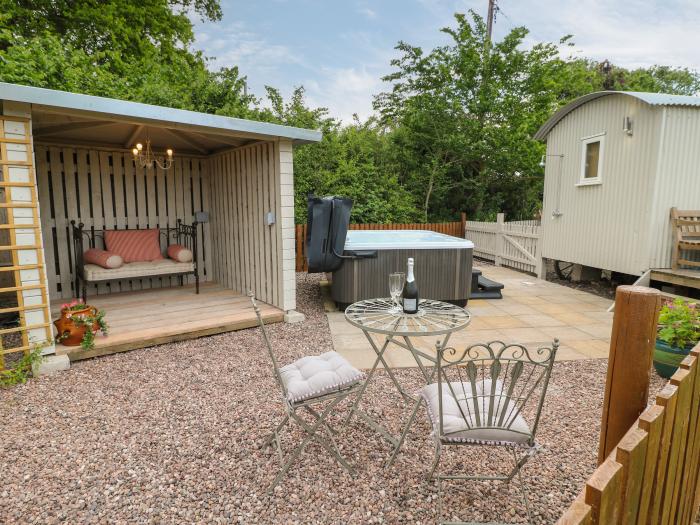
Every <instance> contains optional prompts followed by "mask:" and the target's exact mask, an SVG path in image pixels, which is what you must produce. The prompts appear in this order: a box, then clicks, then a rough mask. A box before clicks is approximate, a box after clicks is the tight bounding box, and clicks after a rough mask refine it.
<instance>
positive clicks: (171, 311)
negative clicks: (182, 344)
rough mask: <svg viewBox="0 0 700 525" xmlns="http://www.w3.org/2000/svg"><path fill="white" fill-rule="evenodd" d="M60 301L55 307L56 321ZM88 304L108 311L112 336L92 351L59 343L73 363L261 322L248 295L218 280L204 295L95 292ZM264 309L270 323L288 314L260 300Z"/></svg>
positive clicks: (184, 290) (183, 290)
mask: <svg viewBox="0 0 700 525" xmlns="http://www.w3.org/2000/svg"><path fill="white" fill-rule="evenodd" d="M61 302H62V301H57V302H54V303H52V305H51V306H52V308H51V311H52V318H53V319H56V318H58V312H59V309H60V305H61ZM88 303H89V304H91V305H93V306H95V307H97V308H99V309H101V310H104V311H105V312H106V316H105V319H106V320H107V323H108V325H109V328H110V330H109V335H108V336H107V337H103V336H100V335H98V336H97V337H96V341H95V348H93V349H92V350H89V351H85V350H83V349H81V348H80V347H79V346H78V347H75V346H72V347H67V346H63V345H60V344H59V345H56V353H57V354H68V357H69V358H70V359H71V361H75V360H79V359H87V358H90V357H96V356H101V355H107V354H113V353H116V352H124V351H126V350H134V349H136V348H146V347H149V346H155V345H159V344H163V343H170V342H173V341H182V340H185V339H194V338H197V337H202V336H205V335H212V334H218V333H221V332H231V331H234V330H240V329H243V328H250V327H252V326H256V325H257V319H256V317H255V312H253V308H252V307H251V304H250V300H249V299H248V297H246V296H244V295H241V294H240V293H238V292H234V291H232V290H228V289H225V288H222V287H221V286H219V285H217V284H214V283H206V284H203V285H202V287H201V290H200V293H199V295H196V294H195V293H194V287H193V286H184V287H174V288H160V289H153V290H142V291H138V292H121V293H115V294H109V295H104V296H93V297H88ZM260 309H261V310H262V312H263V318H264V319H265V322H267V323H276V322H280V321H282V320H283V318H284V312H283V311H282V310H280V309H278V308H275V307H274V306H270V305H268V304H265V303H260Z"/></svg>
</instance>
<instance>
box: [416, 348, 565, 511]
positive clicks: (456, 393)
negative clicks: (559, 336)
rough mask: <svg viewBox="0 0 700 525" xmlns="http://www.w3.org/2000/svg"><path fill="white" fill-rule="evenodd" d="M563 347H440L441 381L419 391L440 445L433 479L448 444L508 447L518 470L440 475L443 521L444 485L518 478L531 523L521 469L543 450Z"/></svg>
mask: <svg viewBox="0 0 700 525" xmlns="http://www.w3.org/2000/svg"><path fill="white" fill-rule="evenodd" d="M558 348H559V341H558V340H556V339H555V340H554V342H553V344H552V347H551V348H538V349H536V350H528V349H527V348H525V347H524V346H522V345H519V344H506V343H503V342H501V341H493V342H490V343H485V344H476V345H472V346H470V347H468V348H466V349H465V350H460V351H458V350H455V349H454V348H445V349H442V350H441V349H440V348H439V347H438V356H439V359H438V364H437V365H436V366H437V367H438V369H437V373H438V377H437V382H436V383H431V384H430V385H428V386H426V387H424V388H423V389H421V391H420V397H421V398H422V400H423V401H424V402H425V404H426V406H427V411H428V417H429V419H430V423H431V426H432V436H433V439H434V441H435V459H434V461H433V463H432V466H431V469H430V474H429V475H428V479H432V478H433V475H434V474H435V472H436V470H437V469H438V465H439V463H440V453H441V451H442V447H443V446H447V445H472V446H474V445H482V446H495V447H505V448H507V449H509V450H510V452H511V453H512V455H513V460H514V466H513V467H512V468H511V469H510V470H509V471H508V472H507V473H506V474H502V475H476V474H472V475H469V474H444V475H442V474H440V473H439V472H438V473H437V476H436V478H437V485H438V487H437V488H438V520H440V519H441V517H442V481H443V480H482V481H484V480H500V481H505V482H510V481H511V480H512V479H513V477H514V476H515V475H516V474H517V475H518V482H519V485H520V489H521V492H522V497H523V502H524V504H525V510H526V511H527V514H528V520H531V516H530V508H529V504H528V499H527V491H526V489H525V485H524V484H523V481H522V477H521V475H520V469H521V468H522V467H523V465H524V464H525V463H526V462H527V461H528V459H529V458H530V457H531V456H532V455H533V454H534V453H535V452H536V451H537V448H538V446H537V444H536V443H535V433H536V432H537V426H538V424H539V420H540V414H541V412H542V406H543V403H544V397H545V394H546V392H547V386H548V384H549V378H550V375H551V372H552V366H553V364H554V358H555V356H556V353H557V349H558Z"/></svg>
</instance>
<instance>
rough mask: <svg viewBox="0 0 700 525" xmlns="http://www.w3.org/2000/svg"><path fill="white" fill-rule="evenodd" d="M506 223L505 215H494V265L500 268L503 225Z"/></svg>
mask: <svg viewBox="0 0 700 525" xmlns="http://www.w3.org/2000/svg"><path fill="white" fill-rule="evenodd" d="M505 221H506V214H505V213H499V214H498V215H496V253H495V255H494V264H495V265H496V266H501V264H502V261H503V259H502V258H501V256H502V255H503V223H504V222H505Z"/></svg>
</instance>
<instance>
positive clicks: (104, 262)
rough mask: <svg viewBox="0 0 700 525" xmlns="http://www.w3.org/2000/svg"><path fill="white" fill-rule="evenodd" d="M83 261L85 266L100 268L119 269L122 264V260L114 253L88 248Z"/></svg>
mask: <svg viewBox="0 0 700 525" xmlns="http://www.w3.org/2000/svg"><path fill="white" fill-rule="evenodd" d="M83 261H84V262H85V263H86V264H96V265H97V266H101V267H102V268H108V269H109V268H119V267H120V266H121V265H122V264H124V260H123V259H122V258H121V257H120V256H119V255H117V254H116V253H112V252H108V251H105V250H98V249H97V248H90V249H89V250H88V251H86V252H85V253H84V254H83Z"/></svg>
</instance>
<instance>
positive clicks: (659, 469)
mask: <svg viewBox="0 0 700 525" xmlns="http://www.w3.org/2000/svg"><path fill="white" fill-rule="evenodd" d="M699 359H700V344H698V345H697V346H696V347H695V348H694V349H693V350H692V352H691V355H690V356H689V357H687V358H686V359H685V360H684V361H683V363H682V364H681V367H680V368H679V369H678V371H676V373H675V374H674V375H673V377H672V378H671V381H670V382H669V383H668V384H667V385H666V386H665V387H664V388H663V389H662V390H661V392H659V394H658V395H657V397H656V403H655V404H654V405H653V406H650V407H648V408H647V409H646V410H645V411H644V413H642V415H641V416H640V417H639V419H638V420H637V422H636V424H635V425H633V426H632V427H631V429H630V430H629V431H628V432H627V434H625V436H624V437H623V438H622V440H621V441H620V443H619V444H618V445H617V447H616V448H615V449H614V450H613V452H612V453H611V454H610V455H609V456H608V457H607V459H606V460H605V461H604V462H603V463H602V464H601V465H600V466H599V467H598V468H597V469H596V471H595V472H594V473H593V475H592V476H591V477H590V479H589V480H588V482H587V483H586V490H585V499H584V500H582V499H581V498H578V499H577V500H576V501H574V502H573V503H572V504H571V506H570V508H569V509H568V510H567V511H566V512H565V513H564V514H563V515H562V516H561V518H560V520H559V522H558V523H559V524H560V525H573V524H579V523H591V524H592V525H607V524H611V523H623V524H632V523H636V524H638V525H642V524H643V525H647V524H650V523H653V524H662V525H664V524H674V525H691V524H692V523H694V522H695V518H696V515H697V511H698V503H699V498H700V486H699V483H700V472H699V470H700V458H698V452H699V451H700V414H699V413H698V410H699V409H700V360H699ZM586 505H587V506H589V507H590V521H586V520H587V519H588V518H587V509H586Z"/></svg>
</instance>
